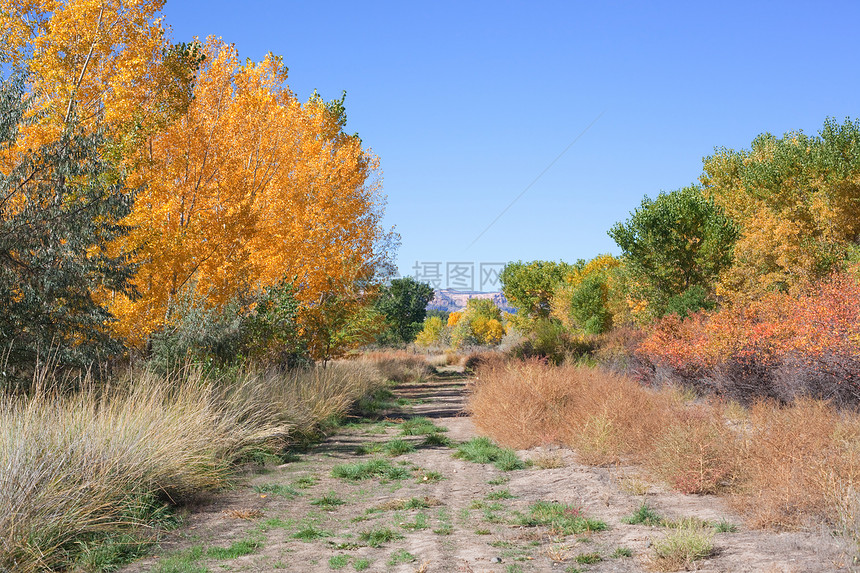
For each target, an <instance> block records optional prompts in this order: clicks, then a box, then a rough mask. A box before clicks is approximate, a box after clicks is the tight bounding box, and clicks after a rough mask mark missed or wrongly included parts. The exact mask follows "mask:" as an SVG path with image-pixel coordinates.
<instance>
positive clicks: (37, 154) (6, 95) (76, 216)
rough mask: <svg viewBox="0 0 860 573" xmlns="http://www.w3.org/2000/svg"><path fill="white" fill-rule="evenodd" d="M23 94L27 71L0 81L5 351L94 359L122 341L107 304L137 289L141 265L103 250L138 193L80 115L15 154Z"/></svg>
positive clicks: (20, 358)
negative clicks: (77, 122)
mask: <svg viewBox="0 0 860 573" xmlns="http://www.w3.org/2000/svg"><path fill="white" fill-rule="evenodd" d="M23 93H24V92H23V81H22V79H21V78H13V79H11V80H9V81H7V82H5V83H3V85H2V87H0V154H2V155H3V157H4V160H3V162H2V163H0V166H2V167H0V349H2V350H0V352H2V353H3V355H4V356H5V358H6V363H7V364H8V365H11V366H12V368H13V369H20V368H22V367H25V366H26V365H31V364H33V363H34V361H35V360H36V358H37V355H38V354H39V353H48V352H50V353H51V354H52V356H53V357H54V359H55V360H57V361H58V362H59V363H61V364H67V365H73V366H87V365H89V364H90V363H92V362H93V361H96V360H97V359H100V358H107V357H108V356H111V355H114V354H116V353H118V352H120V351H122V349H123V346H122V344H121V342H120V341H118V340H116V339H114V338H113V337H112V336H111V335H110V333H109V332H108V330H107V328H106V325H107V323H109V322H110V321H111V320H112V317H111V315H110V314H109V313H108V312H107V311H106V310H105V308H104V306H103V305H102V304H101V303H102V302H103V301H104V300H105V299H106V298H107V297H108V296H110V293H111V292H121V293H126V294H128V295H132V294H133V293H132V289H131V287H130V283H129V280H130V278H131V276H132V273H133V271H134V269H133V268H132V266H131V265H130V264H129V263H128V260H127V258H126V257H125V256H124V255H123V254H112V253H109V252H108V251H107V249H106V245H107V244H108V243H109V242H110V241H111V240H113V239H114V238H116V237H119V236H121V235H123V234H124V233H126V232H127V229H126V228H125V227H124V226H123V225H121V224H120V223H119V221H120V220H121V219H122V218H123V217H124V216H125V215H127V214H128V213H129V211H130V209H131V205H132V199H133V193H132V192H131V191H129V190H128V189H126V188H125V186H124V184H123V181H122V178H121V177H120V175H119V174H118V173H117V171H116V170H115V168H114V166H113V165H112V164H110V163H109V162H108V161H107V160H106V159H105V157H104V149H105V141H104V138H103V137H101V136H100V135H98V134H94V135H92V134H91V135H85V134H83V133H81V132H80V131H78V130H77V129H76V128H75V127H74V124H72V125H71V126H70V127H69V128H67V129H66V131H65V132H64V133H63V134H62V136H61V137H60V138H59V139H58V140H57V141H56V142H54V143H51V144H47V145H44V146H42V147H40V148H38V149H35V150H28V152H26V153H25V154H23V156H16V155H15V154H13V153H11V152H10V149H11V147H12V146H13V145H14V143H15V139H16V136H17V133H18V128H19V126H21V125H23V123H24V120H23V119H22V118H23V114H24V112H25V109H26V102H25V100H24V97H23ZM9 374H13V373H8V372H7V375H9Z"/></svg>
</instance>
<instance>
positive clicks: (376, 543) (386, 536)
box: [358, 527, 403, 547]
mask: <svg viewBox="0 0 860 573" xmlns="http://www.w3.org/2000/svg"><path fill="white" fill-rule="evenodd" d="M358 539H359V540H360V541H361V542H362V543H364V544H366V545H369V546H370V547H381V546H382V545H383V544H385V543H389V542H391V541H394V540H397V539H403V536H402V535H400V534H399V533H397V532H396V531H393V530H391V529H389V528H388V527H374V528H373V529H366V530H364V531H362V532H361V533H359V535H358Z"/></svg>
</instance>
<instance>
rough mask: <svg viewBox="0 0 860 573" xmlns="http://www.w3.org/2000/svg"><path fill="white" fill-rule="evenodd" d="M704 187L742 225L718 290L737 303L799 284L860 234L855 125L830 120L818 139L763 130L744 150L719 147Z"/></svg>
mask: <svg viewBox="0 0 860 573" xmlns="http://www.w3.org/2000/svg"><path fill="white" fill-rule="evenodd" d="M701 179H702V183H703V191H704V192H705V193H706V194H707V195H708V196H709V197H711V198H712V199H713V200H714V202H715V203H716V204H717V205H718V206H719V207H721V208H722V209H723V211H724V212H725V213H726V215H728V216H729V217H730V218H731V219H733V220H734V221H735V222H736V223H738V224H739V226H740V228H741V233H740V237H739V238H738V241H737V243H736V245H735V247H734V262H733V264H732V265H731V266H730V267H729V268H728V269H726V270H725V271H724V272H723V273H722V274H721V277H720V282H719V284H718V287H717V292H718V294H720V295H723V296H725V297H728V298H729V299H730V300H737V301H740V302H743V301H750V300H755V299H759V298H761V297H762V296H764V295H765V294H766V293H767V292H769V291H773V290H788V291H793V290H797V289H803V288H804V287H805V286H806V285H809V284H810V283H811V282H814V281H815V280H816V279H818V278H821V277H823V276H826V275H827V274H828V273H830V272H831V271H832V270H833V269H834V268H838V266H839V265H841V264H843V262H844V261H845V260H846V258H847V257H848V254H849V252H850V251H851V249H853V248H856V244H857V238H858V237H860V122H857V121H851V120H846V121H845V122H844V123H839V122H837V121H834V120H827V121H826V122H825V124H824V127H823V129H822V130H821V132H820V133H819V134H818V135H817V136H807V135H805V134H803V133H801V132H797V133H787V134H786V135H785V136H783V137H781V138H777V137H775V136H773V135H770V134H763V135H761V136H759V137H757V138H756V139H755V141H753V143H752V145H751V147H750V149H749V150H741V151H734V150H730V149H718V150H717V151H716V153H715V154H714V155H713V156H711V157H707V158H706V159H705V162H704V173H703V175H702V177H701Z"/></svg>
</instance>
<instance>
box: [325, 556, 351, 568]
mask: <svg viewBox="0 0 860 573" xmlns="http://www.w3.org/2000/svg"><path fill="white" fill-rule="evenodd" d="M347 565H349V555H332V556H331V557H329V559H328V567H329V569H335V570H337V569H343V568H344V567H346V566H347Z"/></svg>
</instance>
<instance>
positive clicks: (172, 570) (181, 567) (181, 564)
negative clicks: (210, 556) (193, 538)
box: [154, 546, 209, 573]
mask: <svg viewBox="0 0 860 573" xmlns="http://www.w3.org/2000/svg"><path fill="white" fill-rule="evenodd" d="M202 558H203V548H202V547H200V546H195V547H191V548H189V549H186V550H185V551H181V552H179V553H174V554H172V555H168V556H167V557H164V558H162V559H159V560H158V565H156V566H155V569H154V571H155V573H208V572H209V569H208V568H206V567H205V566H203V565H201V564H199V563H198V561H199V560H200V559H202Z"/></svg>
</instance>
